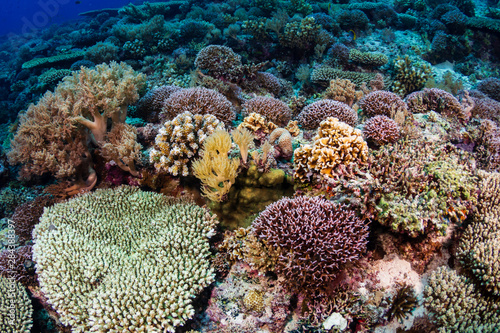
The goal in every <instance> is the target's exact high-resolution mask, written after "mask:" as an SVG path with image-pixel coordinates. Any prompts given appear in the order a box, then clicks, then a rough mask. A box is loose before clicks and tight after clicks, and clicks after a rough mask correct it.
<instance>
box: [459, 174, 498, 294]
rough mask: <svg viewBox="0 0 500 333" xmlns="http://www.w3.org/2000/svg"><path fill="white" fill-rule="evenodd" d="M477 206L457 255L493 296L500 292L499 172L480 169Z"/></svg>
mask: <svg viewBox="0 0 500 333" xmlns="http://www.w3.org/2000/svg"><path fill="white" fill-rule="evenodd" d="M479 175H480V177H481V182H480V184H479V188H480V189H481V191H482V193H481V195H480V196H479V199H478V201H479V203H480V204H479V208H478V211H477V214H476V219H475V221H474V222H473V223H472V224H470V225H469V226H468V227H467V229H466V230H465V233H464V234H463V236H462V238H461V243H460V246H459V248H458V250H457V258H458V259H459V260H460V262H461V263H462V264H463V265H464V267H465V268H466V269H468V270H469V271H470V272H471V273H472V274H473V275H474V276H475V278H476V279H477V281H478V284H480V285H481V287H483V288H484V289H485V290H486V291H488V292H489V293H491V294H493V295H496V296H498V295H500V255H499V249H500V241H499V240H500V174H499V173H496V172H495V173H488V172H484V171H481V172H480V173H479Z"/></svg>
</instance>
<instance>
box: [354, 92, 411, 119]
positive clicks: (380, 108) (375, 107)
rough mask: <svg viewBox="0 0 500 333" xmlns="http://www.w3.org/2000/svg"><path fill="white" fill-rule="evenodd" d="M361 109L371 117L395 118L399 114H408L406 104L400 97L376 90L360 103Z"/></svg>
mask: <svg viewBox="0 0 500 333" xmlns="http://www.w3.org/2000/svg"><path fill="white" fill-rule="evenodd" d="M359 107H360V108H361V109H363V111H364V112H365V113H366V114H367V115H368V116H369V117H374V116H378V115H382V116H387V117H394V115H395V114H396V113H398V112H402V113H403V114H405V115H406V114H407V110H408V108H407V106H406V103H405V102H404V101H403V100H402V99H401V97H399V96H398V95H396V94H394V93H392V92H390V91H385V90H376V91H373V92H371V93H369V94H368V95H366V96H365V97H363V98H362V99H361V100H360V101H359Z"/></svg>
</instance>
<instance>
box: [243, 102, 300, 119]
mask: <svg viewBox="0 0 500 333" xmlns="http://www.w3.org/2000/svg"><path fill="white" fill-rule="evenodd" d="M243 112H244V114H245V115H250V114H252V113H258V114H260V115H262V116H264V117H265V118H266V120H267V121H271V122H273V123H275V124H277V125H279V126H285V125H286V124H287V123H288V122H289V121H290V118H291V115H292V111H291V110H290V108H289V107H288V105H286V104H285V103H284V102H282V101H280V100H279V99H276V98H273V97H263V96H257V97H254V98H252V99H250V100H248V101H246V102H245V104H243Z"/></svg>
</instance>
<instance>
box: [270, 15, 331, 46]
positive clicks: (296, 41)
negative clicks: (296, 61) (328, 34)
mask: <svg viewBox="0 0 500 333" xmlns="http://www.w3.org/2000/svg"><path fill="white" fill-rule="evenodd" d="M320 29H321V25H319V24H316V22H315V20H314V17H312V16H308V17H306V18H304V19H302V20H300V21H295V22H289V23H287V24H286V25H285V28H284V29H283V33H281V34H279V35H278V37H279V43H280V45H281V46H283V47H286V48H290V49H293V50H298V51H306V50H309V51H310V50H312V49H314V46H315V45H316V39H317V37H318V35H319V32H320Z"/></svg>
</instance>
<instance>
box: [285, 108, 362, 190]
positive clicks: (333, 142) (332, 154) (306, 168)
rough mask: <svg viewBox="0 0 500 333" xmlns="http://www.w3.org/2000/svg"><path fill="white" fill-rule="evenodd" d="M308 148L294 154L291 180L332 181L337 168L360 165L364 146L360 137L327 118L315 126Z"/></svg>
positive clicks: (359, 133) (351, 130) (352, 129)
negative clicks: (319, 178)
mask: <svg viewBox="0 0 500 333" xmlns="http://www.w3.org/2000/svg"><path fill="white" fill-rule="evenodd" d="M313 141H314V143H313V144H312V145H303V146H301V147H300V148H297V149H296V150H295V151H294V163H295V174H294V176H295V179H297V180H298V181H300V182H307V181H311V180H312V176H313V175H314V174H318V175H323V176H326V177H334V174H335V168H336V167H337V166H339V165H341V164H342V165H348V164H350V163H360V162H364V161H366V160H367V158H368V146H367V144H366V142H365V140H364V139H363V136H362V133H361V131H360V130H358V129H354V128H352V127H351V126H349V125H348V124H346V123H343V122H341V121H339V120H338V119H337V118H332V117H329V118H327V119H326V120H324V121H322V122H321V123H320V125H319V128H318V132H317V135H316V136H315V137H314V138H313Z"/></svg>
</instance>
